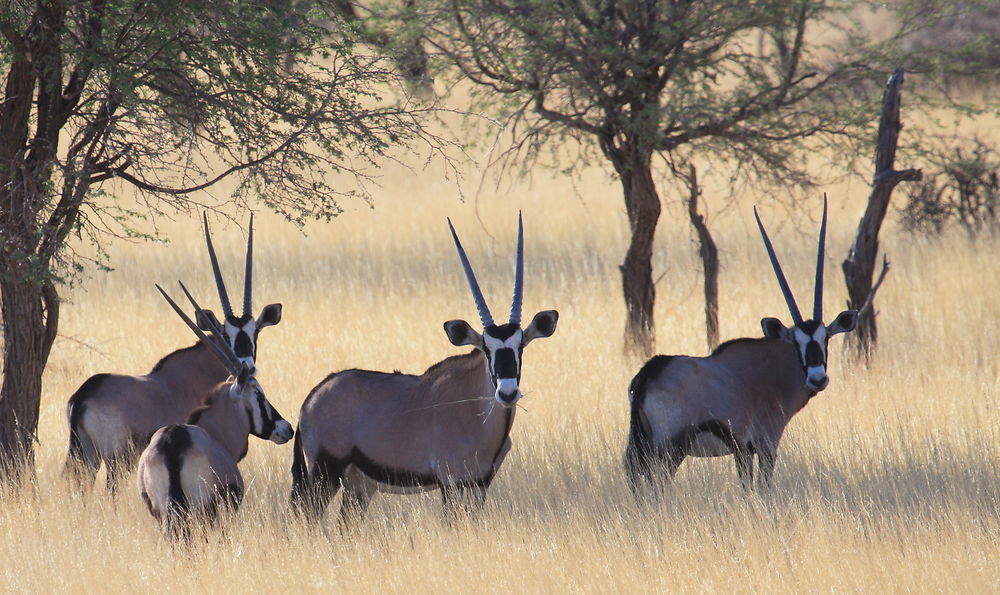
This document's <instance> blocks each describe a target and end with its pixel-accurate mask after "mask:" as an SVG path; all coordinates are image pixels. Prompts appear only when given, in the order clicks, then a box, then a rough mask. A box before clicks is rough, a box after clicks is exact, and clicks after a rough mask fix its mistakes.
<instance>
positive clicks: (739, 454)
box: [733, 443, 754, 491]
mask: <svg viewBox="0 0 1000 595" xmlns="http://www.w3.org/2000/svg"><path fill="white" fill-rule="evenodd" d="M753 454H754V451H753V447H752V446H751V445H750V444H738V443H737V444H736V448H735V452H733V456H735V457H736V475H737V476H739V478H740V483H741V484H743V489H745V490H747V491H750V490H751V489H753Z"/></svg>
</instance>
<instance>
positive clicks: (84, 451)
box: [63, 431, 101, 491]
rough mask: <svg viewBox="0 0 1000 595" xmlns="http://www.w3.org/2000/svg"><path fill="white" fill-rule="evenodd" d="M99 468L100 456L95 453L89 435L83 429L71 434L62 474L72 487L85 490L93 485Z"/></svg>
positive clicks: (95, 450)
mask: <svg viewBox="0 0 1000 595" xmlns="http://www.w3.org/2000/svg"><path fill="white" fill-rule="evenodd" d="M100 468H101V457H100V456H99V455H98V454H97V449H96V448H95V447H94V443H93V442H92V441H91V440H90V437H89V436H87V435H86V433H85V432H83V431H79V432H78V433H77V434H75V435H73V436H71V437H70V442H69V449H68V452H67V453H66V465H65V466H64V467H63V476H64V477H65V478H66V479H67V480H69V481H70V482H71V483H72V484H73V486H74V488H76V489H78V490H80V491H86V490H89V489H90V488H91V487H92V486H93V485H94V479H95V478H96V477H97V471H98V470H99V469H100Z"/></svg>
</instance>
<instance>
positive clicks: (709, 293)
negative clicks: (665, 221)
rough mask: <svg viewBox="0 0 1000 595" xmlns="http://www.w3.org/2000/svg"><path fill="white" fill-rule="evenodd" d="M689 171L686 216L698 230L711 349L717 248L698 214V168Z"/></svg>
mask: <svg viewBox="0 0 1000 595" xmlns="http://www.w3.org/2000/svg"><path fill="white" fill-rule="evenodd" d="M689 172H690V173H689V174H688V188H690V190H691V194H690V196H689V198H688V217H689V218H690V219H691V225H692V226H693V227H694V229H695V231H697V232H698V254H699V255H700V256H701V266H702V270H703V271H704V273H705V338H706V340H707V341H708V350H709V351H712V350H713V349H715V348H716V347H717V346H718V345H719V250H718V249H717V248H716V247H715V240H713V239H712V234H711V232H709V231H708V226H707V225H705V217H704V216H702V215H699V214H698V196H699V195H700V194H701V191H700V190H699V189H698V170H696V169H695V167H694V165H691V166H690V170H689Z"/></svg>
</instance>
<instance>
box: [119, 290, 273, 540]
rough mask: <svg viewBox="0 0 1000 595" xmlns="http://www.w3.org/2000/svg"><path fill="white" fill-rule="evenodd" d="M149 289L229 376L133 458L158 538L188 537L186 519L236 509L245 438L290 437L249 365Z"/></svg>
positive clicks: (219, 338) (216, 333) (210, 518)
mask: <svg viewBox="0 0 1000 595" xmlns="http://www.w3.org/2000/svg"><path fill="white" fill-rule="evenodd" d="M181 287H182V288H183V285H182V286H181ZM156 288H157V289H159V290H160V293H162V294H163V297H164V298H166V300H167V301H168V302H169V303H170V305H171V306H172V307H173V308H174V310H175V311H176V312H177V314H178V315H180V317H181V318H182V319H183V320H184V322H185V323H187V325H188V326H190V327H191V329H192V330H194V331H195V334H197V335H198V337H199V338H200V339H201V341H202V343H203V344H204V345H205V347H206V348H207V349H209V351H212V352H213V353H214V355H216V356H217V357H218V358H219V360H220V362H221V363H222V364H223V365H224V367H225V368H226V370H228V371H229V372H230V373H232V376H230V378H229V379H228V380H226V381H225V382H220V383H219V384H217V385H216V386H215V387H214V388H212V389H210V390H209V391H208V392H207V393H206V394H205V395H203V397H204V402H203V404H202V406H201V407H200V408H198V409H195V410H194V411H192V412H191V413H190V415H189V416H188V418H187V424H185V425H175V424H172V425H168V426H165V427H163V428H160V429H159V430H157V431H156V433H155V434H153V437H152V438H151V439H150V442H149V445H148V446H147V447H146V449H145V450H144V451H143V452H142V456H140V457H139V468H138V472H137V479H136V483H137V484H138V487H139V494H140V495H141V496H142V500H143V502H145V504H146V507H147V508H148V509H149V512H150V514H152V515H153V517H154V518H156V519H157V520H158V521H160V523H161V526H162V528H163V532H164V534H165V535H167V536H168V537H177V536H180V535H186V534H187V533H188V529H189V523H190V522H191V521H195V520H205V521H208V522H211V521H213V520H215V518H216V515H217V514H218V510H219V508H220V507H222V506H229V507H230V508H233V509H235V508H236V507H238V506H239V504H240V502H241V501H242V499H243V475H242V474H241V473H240V470H239V467H238V466H237V464H238V463H239V461H240V460H242V459H243V457H244V456H246V453H247V446H248V444H247V439H248V437H249V436H250V434H253V435H254V436H257V437H258V438H263V439H265V440H271V441H272V442H275V443H277V444H284V443H285V442H288V440H289V439H290V438H291V437H292V426H291V424H289V423H288V422H287V421H285V420H284V418H282V417H281V415H279V414H278V412H277V411H275V410H274V407H272V406H271V404H270V403H269V402H268V401H267V399H266V398H265V397H264V391H263V390H262V389H261V387H260V384H259V383H258V382H257V379H256V378H255V377H254V375H253V372H252V370H251V368H250V366H249V365H247V363H246V362H242V361H240V360H239V358H238V357H237V355H236V353H235V352H234V351H233V349H232V348H231V347H230V346H229V345H227V344H226V342H225V341H224V340H222V336H221V333H220V332H219V331H220V329H219V328H218V327H216V328H213V329H211V331H212V334H213V335H214V336H215V339H216V341H217V342H216V343H213V342H212V340H211V339H209V338H208V337H207V336H205V334H204V333H202V332H201V330H200V329H199V328H198V327H197V326H196V325H195V324H194V322H192V321H191V319H190V318H188V317H187V315H185V314H184V312H183V310H181V309H180V308H179V307H178V306H177V305H176V304H175V303H174V302H173V300H171V299H170V297H169V296H168V295H167V294H166V292H164V291H163V289H161V288H160V286H159V285H157V286H156ZM184 291H185V293H187V290H186V289H185V290H184ZM188 297H189V298H190V297H191V296H190V294H188ZM191 301H192V303H193V302H194V300H193V299H192V300H191ZM195 309H196V311H197V310H199V308H198V307H197V305H195Z"/></svg>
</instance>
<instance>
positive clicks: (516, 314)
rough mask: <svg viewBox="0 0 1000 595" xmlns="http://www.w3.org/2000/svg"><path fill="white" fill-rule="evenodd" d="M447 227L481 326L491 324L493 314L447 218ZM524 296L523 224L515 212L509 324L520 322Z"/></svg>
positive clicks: (484, 326) (519, 214)
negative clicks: (477, 311)
mask: <svg viewBox="0 0 1000 595" xmlns="http://www.w3.org/2000/svg"><path fill="white" fill-rule="evenodd" d="M448 228H449V229H451V237H452V238H453V239H454V240H455V248H457V249H458V257H459V258H461V259H462V268H463V269H465V278H466V279H468V281H469V289H471V290H472V297H473V298H474V299H475V300H476V307H477V308H479V319H480V320H482V322H483V328H486V327H488V326H493V325H494V323H493V315H492V314H490V308H489V306H487V305H486V299H485V298H484V297H483V292H482V290H480V289H479V283H477V282H476V274H475V273H474V272H473V271H472V265H471V264H469V257H468V256H466V255H465V250H464V249H463V248H462V242H460V241H459V240H458V234H457V233H455V227H454V226H453V225H452V224H451V219H448ZM523 297H524V224H523V222H522V221H521V213H520V212H518V214H517V260H516V264H515V265H514V298H513V300H512V301H511V304H510V320H509V323H510V324H517V325H519V324H521V301H522V298H523Z"/></svg>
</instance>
